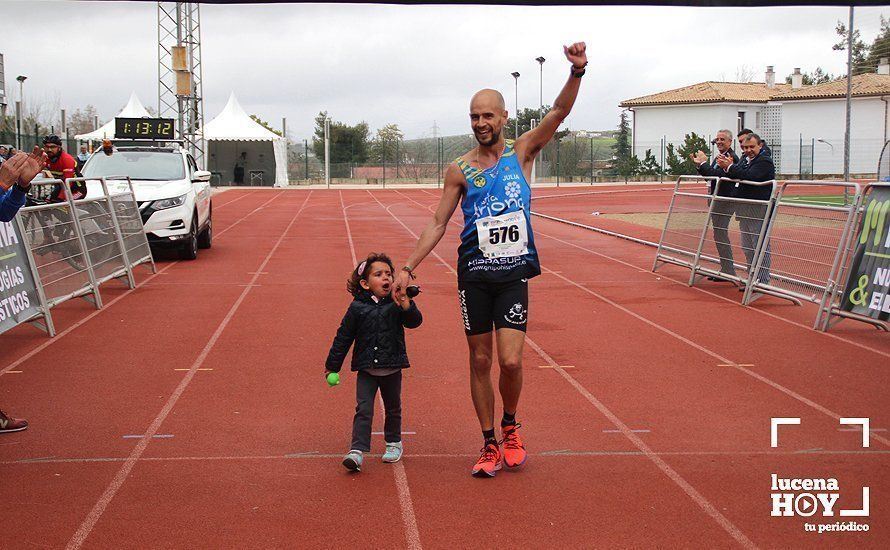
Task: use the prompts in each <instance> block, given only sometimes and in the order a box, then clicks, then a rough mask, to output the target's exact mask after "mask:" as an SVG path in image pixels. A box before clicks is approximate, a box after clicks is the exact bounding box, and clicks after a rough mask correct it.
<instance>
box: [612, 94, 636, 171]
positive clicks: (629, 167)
mask: <svg viewBox="0 0 890 550" xmlns="http://www.w3.org/2000/svg"><path fill="white" fill-rule="evenodd" d="M630 140H631V135H630V123H629V122H628V121H627V111H621V116H619V117H618V135H616V136H615V145H613V146H612V151H613V153H614V158H615V163H614V166H615V168H616V169H617V171H618V175H620V176H624V181H627V178H629V177H630V176H633V175H634V174H635V173H636V171H637V168H638V167H639V164H640V159H638V158H637V157H636V156H635V155H634V154H633V151H632V148H631V144H630Z"/></svg>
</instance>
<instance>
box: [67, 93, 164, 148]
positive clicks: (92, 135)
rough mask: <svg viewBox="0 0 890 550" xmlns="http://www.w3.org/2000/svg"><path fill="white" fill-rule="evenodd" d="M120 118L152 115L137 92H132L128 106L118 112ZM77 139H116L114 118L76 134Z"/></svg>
mask: <svg viewBox="0 0 890 550" xmlns="http://www.w3.org/2000/svg"><path fill="white" fill-rule="evenodd" d="M117 116H118V117H120V118H143V117H150V116H151V115H150V114H149V113H148V111H147V110H146V109H145V107H144V106H143V105H142V102H141V101H139V98H138V97H136V92H132V93H131V94H130V101H128V102H127V106H126V107H124V109H123V110H122V111H121V112H120V113H118V114H117ZM74 138H75V139H79V140H82V141H102V140H103V139H114V118H112V119H111V120H109V121H108V122H106V123H105V124H104V125H102V126H101V127H100V128H97V129H96V130H93V131H92V132H88V133H86V134H78V135H76V136H74Z"/></svg>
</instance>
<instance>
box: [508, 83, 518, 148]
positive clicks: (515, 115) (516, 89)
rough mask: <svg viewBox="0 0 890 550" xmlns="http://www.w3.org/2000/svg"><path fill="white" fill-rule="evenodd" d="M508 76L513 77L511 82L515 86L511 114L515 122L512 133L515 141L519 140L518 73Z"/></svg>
mask: <svg viewBox="0 0 890 550" xmlns="http://www.w3.org/2000/svg"><path fill="white" fill-rule="evenodd" d="M510 74H511V75H513V81H514V83H515V85H516V87H515V92H516V111H515V112H514V114H513V117H514V119H515V120H516V129H515V131H514V132H515V133H514V135H513V137H514V138H516V139H519V73H516V72H514V73H510Z"/></svg>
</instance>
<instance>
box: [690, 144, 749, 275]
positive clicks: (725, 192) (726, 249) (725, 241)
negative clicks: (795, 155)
mask: <svg viewBox="0 0 890 550" xmlns="http://www.w3.org/2000/svg"><path fill="white" fill-rule="evenodd" d="M714 144H715V145H716V146H717V156H716V157H714V160H713V161H712V162H711V163H710V164H708V156H707V155H705V153H704V151H697V152H696V153H695V154H694V155H690V158H691V159H692V162H694V163H695V165H696V167H697V169H698V173H699V174H701V175H702V176H705V177H714V178H725V177H728V176H727V174H726V171H725V170H723V168H720V166H718V165H717V159H719V158H727V159H730V160H732V162H733V163H736V162H738V160H739V158H738V157H737V156H736V154H735V153H734V152H733V150H732V148H731V146H732V132H730V131H729V130H720V131H719V132H717V137H716V138H714ZM715 186H716V187H717V189H716V193H715V192H714V188H715ZM734 191H735V186H734V185H733V184H732V183H728V182H723V183H722V184H720V185H716V183H715V182H713V181H712V182H710V187H709V192H710V193H711V194H712V195H714V194H716V195H717V196H719V197H732V196H733V194H734ZM734 211H735V204H734V203H732V202H730V201H721V200H717V201H715V202H714V207H713V209H712V210H711V224H712V225H713V227H714V243H715V244H716V246H717V254H718V255H719V256H720V272H721V273H726V274H727V275H733V276H735V264H734V263H733V260H732V245H731V244H730V243H729V233H728V232H727V228H728V227H729V222H730V220H732V214H733V212H734ZM708 280H709V281H721V280H723V279H720V278H719V277H708Z"/></svg>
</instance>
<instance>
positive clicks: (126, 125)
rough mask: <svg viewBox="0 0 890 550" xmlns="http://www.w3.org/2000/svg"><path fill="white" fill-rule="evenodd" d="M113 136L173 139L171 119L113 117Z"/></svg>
mask: <svg viewBox="0 0 890 550" xmlns="http://www.w3.org/2000/svg"><path fill="white" fill-rule="evenodd" d="M114 137H116V138H124V139H173V119H172V118H115V119H114Z"/></svg>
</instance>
